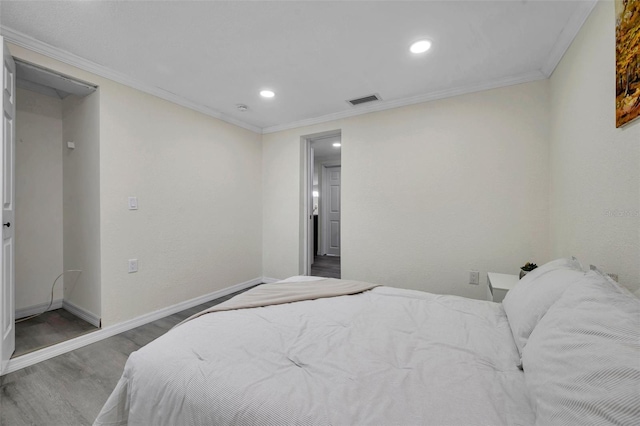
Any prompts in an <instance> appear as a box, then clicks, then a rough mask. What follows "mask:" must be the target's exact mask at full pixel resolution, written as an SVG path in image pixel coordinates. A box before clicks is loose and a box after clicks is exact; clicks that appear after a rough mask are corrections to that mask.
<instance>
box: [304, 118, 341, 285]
mask: <svg viewBox="0 0 640 426" xmlns="http://www.w3.org/2000/svg"><path fill="white" fill-rule="evenodd" d="M341 136H342V130H341V129H335V130H328V131H326V132H319V133H313V134H309V135H304V136H301V137H300V145H301V149H300V166H301V167H300V183H301V184H300V240H299V254H300V255H299V259H298V262H299V267H298V270H299V274H300V275H311V263H312V261H313V226H312V223H313V150H312V149H311V143H312V142H313V141H317V140H319V139H327V138H333V137H341ZM318 208H320V206H318Z"/></svg>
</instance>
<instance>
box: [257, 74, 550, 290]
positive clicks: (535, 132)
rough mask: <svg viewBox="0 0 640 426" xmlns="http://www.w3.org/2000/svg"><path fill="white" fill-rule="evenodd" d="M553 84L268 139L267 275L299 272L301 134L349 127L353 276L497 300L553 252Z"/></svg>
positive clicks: (346, 178)
mask: <svg viewBox="0 0 640 426" xmlns="http://www.w3.org/2000/svg"><path fill="white" fill-rule="evenodd" d="M548 105H549V82H548V80H543V81H537V82H533V83H527V84H521V85H517V86H511V87H505V88H501V89H494V90H489V91H485V92H479V93H474V94H469V95H464V96H458V97H455V98H450V99H444V100H439V101H434V102H427V103H423V104H417V105H412V106H407V107H403V108H397V109H392V110H387V111H382V112H376V113H370V114H365V115H361V116H356V117H351V118H347V119H344V120H340V121H336V122H329V123H324V124H322V125H316V126H309V127H302V128H298V129H292V130H286V131H282V132H276V133H271V134H266V135H264V136H263V141H264V147H263V150H264V155H263V174H264V178H263V179H264V180H263V185H264V186H263V188H264V189H263V208H264V215H263V220H264V224H263V232H264V239H263V259H264V275H265V276H270V277H274V278H286V277H288V276H291V275H296V274H298V273H299V253H298V248H299V245H298V244H299V238H300V231H299V222H300V218H299V215H298V214H299V209H300V203H301V200H300V181H301V179H300V149H301V144H300V138H301V136H304V135H309V134H314V133H319V132H323V131H327V130H332V129H341V131H342V165H343V167H342V201H341V204H342V227H341V228H342V236H341V241H342V247H341V250H342V257H341V266H342V276H343V278H347V279H356V280H364V281H371V282H376V283H380V284H385V285H390V286H398V287H404V288H411V289H418V290H424V291H429V292H433V293H447V294H457V295H462V296H468V297H474V298H478V299H482V298H486V287H485V286H484V285H479V286H472V285H469V284H468V281H469V270H470V269H477V270H479V271H480V272H481V277H482V280H481V284H485V280H486V272H489V271H494V272H503V273H516V272H517V271H518V268H519V266H520V265H521V264H523V263H524V262H526V261H528V260H534V261H544V260H547V259H548V258H549V246H548V228H549V198H548V157H549V146H548V144H549V116H548V109H549V108H548Z"/></svg>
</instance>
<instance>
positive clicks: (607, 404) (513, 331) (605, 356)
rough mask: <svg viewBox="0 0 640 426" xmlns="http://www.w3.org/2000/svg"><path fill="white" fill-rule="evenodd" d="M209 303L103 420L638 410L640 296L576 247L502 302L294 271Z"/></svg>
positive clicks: (433, 419) (502, 419)
mask: <svg viewBox="0 0 640 426" xmlns="http://www.w3.org/2000/svg"><path fill="white" fill-rule="evenodd" d="M534 299H535V300H534ZM212 310H213V312H208V313H201V314H199V315H197V316H194V317H193V318H191V319H190V320H188V321H185V322H184V323H182V324H180V325H179V326H177V327H175V328H174V329H173V330H171V331H170V332H168V333H166V334H165V335H164V336H162V337H160V338H158V339H157V340H155V341H154V342H152V343H150V344H148V345H147V346H145V347H143V348H142V349H140V350H138V351H137V352H134V353H132V354H131V356H130V358H129V360H128V361H127V364H126V366H125V370H124V372H123V375H122V377H121V379H120V381H119V382H118V384H117V386H116V388H115V390H114V391H113V393H112V394H111V396H110V398H109V399H108V401H107V402H106V404H105V405H104V407H103V409H102V411H101V412H100V414H99V416H98V418H97V419H96V421H95V423H94V424H95V425H151V424H153V425H205V424H207V425H208V424H215V425H223V424H260V425H263V424H274V425H275V424H277V425H281V424H319V425H320V424H322V425H324V424H333V425H353V424H374V425H382V424H401V425H405V424H406V425H409V424H430V425H476V424H477V425H502V424H504V425H533V424H539V425H547V424H629V425H632V424H638V422H640V334H639V333H640V299H638V298H636V297H635V296H633V295H632V294H631V293H629V292H628V291H626V290H624V289H623V288H621V287H619V286H618V285H617V284H615V283H613V282H611V281H610V280H607V278H606V277H605V276H604V275H603V274H601V273H599V272H597V271H590V272H584V271H582V269H581V268H580V266H579V264H577V262H576V261H575V260H574V259H559V260H557V261H554V262H550V263H549V264H547V265H544V266H542V267H540V268H538V270H537V271H534V272H532V273H530V274H528V275H527V277H525V279H523V280H522V281H521V282H520V283H519V284H518V285H517V286H516V288H514V289H513V290H512V291H510V292H509V294H507V297H506V298H505V300H504V302H503V304H497V303H493V302H486V301H479V300H472V299H466V298H462V297H456V296H442V295H434V294H429V293H424V292H420V291H412V290H404V289H399V288H393V287H385V286H376V285H374V284H369V283H359V282H353V281H342V280H332V279H317V278H311V277H292V278H289V279H287V280H284V281H281V282H278V283H274V284H265V285H261V286H259V287H257V288H255V289H252V290H249V291H248V292H246V293H243V294H242V295H240V296H236V297H235V298H234V299H231V300H229V301H227V302H225V303H223V304H220V305H216V306H215V307H214V308H213V309H212ZM609 317H611V318H609ZM594 330H595V331H594Z"/></svg>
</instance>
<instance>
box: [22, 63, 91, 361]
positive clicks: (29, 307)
mask: <svg viewBox="0 0 640 426" xmlns="http://www.w3.org/2000/svg"><path fill="white" fill-rule="evenodd" d="M14 60H15V68H16V74H15V75H16V80H15V81H16V91H15V93H16V117H15V167H14V182H15V253H14V271H15V289H14V293H13V295H14V297H15V351H14V353H13V356H12V358H15V357H18V356H20V355H24V354H27V353H29V352H32V351H35V350H37V349H41V348H43V347H46V346H50V345H53V344H56V343H60V342H62V341H65V340H68V339H72V338H74V337H77V336H79V335H82V334H85V333H88V332H91V331H95V330H98V329H99V327H100V304H101V303H100V263H99V262H100V259H99V243H100V229H99V217H100V216H99V207H100V204H99V194H100V188H99V92H98V90H97V86H95V85H93V84H91V83H87V82H84V81H79V80H77V79H74V78H72V77H69V76H66V75H61V74H59V73H56V72H54V71H51V70H48V69H45V68H42V67H40V66H37V65H34V64H31V63H28V62H24V61H21V60H20V59H17V58H14Z"/></svg>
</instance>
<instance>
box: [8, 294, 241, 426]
mask: <svg viewBox="0 0 640 426" xmlns="http://www.w3.org/2000/svg"><path fill="white" fill-rule="evenodd" d="M243 291H246V290H243ZM239 293H242V291H240V292H237V293H234V294H231V295H228V296H225V297H221V298H219V299H216V300H213V301H211V302H208V303H204V304H202V305H199V306H196V307H194V308H191V309H187V310H185V311H182V312H179V313H177V314H173V315H171V316H168V317H165V318H162V319H159V320H157V321H154V322H151V323H149V324H146V325H143V326H141V327H138V328H134V329H132V330H129V331H127V332H124V333H121V334H118V335H116V336H113V337H110V338H108V339H105V340H102V341H100V342H97V343H93V344H91V345H88V346H85V347H83V348H80V349H76V350H75V351H72V352H68V353H66V354H64V355H60V356H57V357H55V358H52V359H50V360H47V361H43V362H41V363H39V364H36V365H32V366H31V367H27V368H24V369H22V370H19V371H16V372H14V373H10V374H7V375H6V376H2V377H0V425H2V426H5V425H6V426H20V425H47V426H49V425H64V426H72V425H90V424H92V423H93V421H94V420H95V418H96V417H97V416H98V413H99V412H100V409H101V408H102V406H103V405H104V403H105V402H106V400H107V398H108V397H109V395H110V394H111V391H113V389H114V388H115V386H116V383H118V380H119V379H120V376H121V375H122V371H123V369H124V364H125V362H126V361H127V358H128V357H129V354H130V353H131V352H133V351H136V350H138V349H140V348H141V347H142V346H144V345H146V344H147V343H149V342H151V341H152V340H155V339H156V338H158V337H160V336H161V335H163V334H164V333H166V332H167V331H168V330H169V329H171V328H172V327H173V326H174V325H176V324H177V323H179V322H180V321H182V320H184V319H185V318H187V317H189V316H191V315H193V314H195V313H197V312H199V311H201V310H203V309H205V308H207V307H209V306H213V305H217V304H218V303H221V302H224V301H225V300H228V299H230V298H231V297H233V296H235V295H236V294H239Z"/></svg>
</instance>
